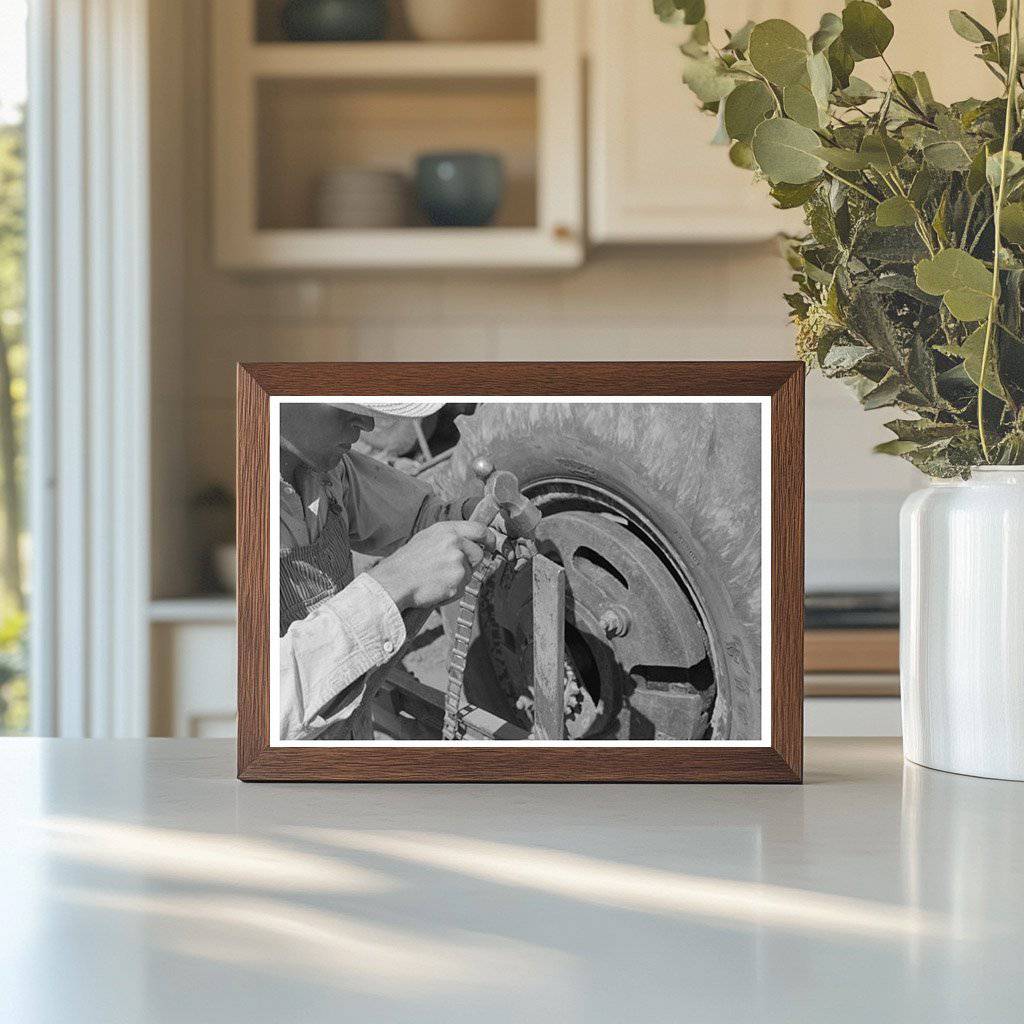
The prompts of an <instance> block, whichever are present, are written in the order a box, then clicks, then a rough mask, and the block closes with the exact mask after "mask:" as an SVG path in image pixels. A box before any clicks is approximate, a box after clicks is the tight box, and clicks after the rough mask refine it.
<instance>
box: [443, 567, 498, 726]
mask: <svg viewBox="0 0 1024 1024" xmlns="http://www.w3.org/2000/svg"><path fill="white" fill-rule="evenodd" d="M500 561H501V556H500V555H488V556H486V557H485V558H484V560H483V561H482V562H481V563H480V564H479V565H478V566H477V567H476V569H475V570H474V572H473V576H472V578H471V579H470V581H469V583H468V584H467V585H466V589H465V590H464V591H463V592H462V597H461V598H459V617H458V618H457V619H456V621H455V632H454V634H453V635H452V646H451V651H450V652H449V654H448V686H447V689H446V690H445V695H444V727H443V729H442V731H441V739H443V740H457V739H461V738H462V729H461V722H460V719H459V713H460V712H461V710H462V695H463V676H464V675H465V674H466V655H467V653H468V651H469V643H470V640H471V639H472V636H473V625H474V623H475V621H476V604H477V600H478V599H479V597H480V587H481V586H482V585H483V582H484V580H485V579H487V577H488V576H489V575H490V574H491V572H493V571H494V567H495V565H496V564H497V563H498V562H500Z"/></svg>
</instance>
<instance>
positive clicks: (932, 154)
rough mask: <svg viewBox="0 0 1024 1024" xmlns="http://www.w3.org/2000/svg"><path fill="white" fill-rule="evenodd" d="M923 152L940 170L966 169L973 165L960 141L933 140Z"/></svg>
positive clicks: (933, 165)
mask: <svg viewBox="0 0 1024 1024" xmlns="http://www.w3.org/2000/svg"><path fill="white" fill-rule="evenodd" d="M922 153H923V155H924V158H925V160H927V161H928V163H930V164H931V165H932V167H937V168H938V169H939V170H940V171H966V170H967V169H968V168H969V167H970V166H971V158H970V157H969V156H968V155H967V151H966V150H965V149H964V147H963V146H962V145H961V144H960V143H959V142H931V143H928V144H927V145H926V146H925V147H924V148H923V150H922Z"/></svg>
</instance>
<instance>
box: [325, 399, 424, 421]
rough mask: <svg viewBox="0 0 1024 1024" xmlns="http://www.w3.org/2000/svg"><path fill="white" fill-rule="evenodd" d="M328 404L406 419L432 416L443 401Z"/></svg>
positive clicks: (351, 410) (352, 410)
mask: <svg viewBox="0 0 1024 1024" xmlns="http://www.w3.org/2000/svg"><path fill="white" fill-rule="evenodd" d="M327 404H328V405H334V406H337V407H338V408H339V409H348V410H349V412H371V413H373V412H379V413H380V414H381V415H382V416H402V417H404V418H406V419H417V420H420V419H423V418H424V417H425V416H433V415H434V413H435V412H437V411H438V410H439V409H441V408H442V407H443V406H444V402H328V403H327Z"/></svg>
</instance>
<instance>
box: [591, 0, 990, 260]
mask: <svg viewBox="0 0 1024 1024" xmlns="http://www.w3.org/2000/svg"><path fill="white" fill-rule="evenodd" d="M961 6H963V8H964V9H965V10H967V11H969V12H971V13H974V14H976V16H977V17H978V18H979V19H981V20H983V21H984V22H985V23H986V24H988V23H990V22H991V20H992V9H991V5H990V3H989V2H988V0H969V2H968V3H965V4H963V5H961ZM829 7H831V9H834V10H838V9H840V8H841V7H842V4H832V5H825V4H823V3H821V2H820V0H814V2H811V0H735V2H731V3H729V4H723V3H718V4H714V5H711V4H709V8H710V16H711V18H712V19H713V31H716V32H720V31H721V29H722V28H726V27H728V28H738V27H740V26H741V25H742V24H743V23H744V22H745V21H746V20H748V19H751V20H754V21H762V20H764V19H766V18H786V19H787V20H789V21H792V22H793V23H794V24H796V25H798V26H799V27H800V28H801V29H802V30H803V31H805V32H807V33H810V32H812V31H813V30H814V29H815V28H816V27H817V25H818V19H819V18H820V16H821V13H822V12H823V11H824V10H827V9H829ZM886 13H887V15H889V17H891V18H892V20H893V22H894V24H895V26H896V35H895V39H894V41H893V44H892V47H891V53H890V54H889V56H890V60H891V62H892V63H893V66H894V67H896V68H909V69H910V70H914V69H916V68H921V69H923V70H925V71H927V72H928V73H929V76H930V77H931V80H932V85H933V88H934V91H935V94H936V97H937V98H939V99H940V100H944V101H948V100H953V99H958V98H964V97H966V96H970V95H972V94H973V95H975V96H991V95H993V94H994V90H995V89H996V88H997V87H998V83H996V81H995V79H994V78H992V77H991V76H990V75H989V74H988V72H987V71H986V70H985V69H984V68H983V67H982V66H981V64H980V62H979V61H977V60H975V59H974V57H973V56H972V47H971V46H970V44H968V43H966V42H965V41H964V40H961V39H959V38H958V37H957V36H956V35H955V34H954V32H953V30H952V28H951V27H950V25H949V21H948V19H947V17H946V10H945V7H942V8H938V9H936V8H933V7H932V6H931V5H929V4H925V3H906V2H905V3H902V4H900V3H897V4H893V6H892V7H891V8H889V9H888V10H887V12H886ZM587 21H588V26H589V36H588V44H589V45H588V67H589V73H588V77H589V111H588V162H589V166H588V174H589V197H588V199H589V221H590V237H591V240H592V241H594V242H598V243H602V242H690V243H695V242H713V241H744V240H756V239H759V238H768V237H770V236H772V235H775V234H777V233H778V232H780V231H789V230H799V229H800V226H801V224H802V217H801V215H800V212H799V211H787V212H785V213H784V212H782V211H779V210H776V209H774V208H773V207H772V205H771V203H770V201H769V200H768V197H767V186H766V185H764V184H763V183H762V184H755V183H753V182H752V180H751V175H750V173H749V172H747V171H743V170H741V169H739V168H736V167H733V166H732V165H731V164H730V163H729V158H728V155H727V152H726V150H725V148H724V147H718V146H711V145H709V143H710V140H711V138H712V136H713V135H714V133H715V122H714V119H713V118H710V117H708V116H707V115H706V114H703V113H701V112H700V111H699V110H698V109H697V104H696V102H695V100H694V99H693V97H692V95H691V94H690V91H689V90H688V89H687V88H686V87H685V86H684V85H683V84H682V82H681V80H680V79H681V63H680V59H679V49H678V44H679V43H680V42H682V41H683V40H685V39H686V37H687V34H688V32H689V29H688V28H686V27H684V26H673V25H663V24H662V23H661V22H659V21H658V19H657V18H656V17H655V16H654V14H653V13H652V11H651V5H650V3H649V2H646V0H628V2H625V0H590V6H589V8H588V18H587ZM872 63H874V64H875V65H878V67H877V68H875V69H873V71H874V73H873V72H872V70H871V69H870V64H861V65H860V66H859V68H858V74H860V75H862V76H863V77H867V78H877V75H878V73H879V72H881V73H882V74H883V75H884V74H885V71H884V68H882V67H881V64H880V62H878V61H875V62H872Z"/></svg>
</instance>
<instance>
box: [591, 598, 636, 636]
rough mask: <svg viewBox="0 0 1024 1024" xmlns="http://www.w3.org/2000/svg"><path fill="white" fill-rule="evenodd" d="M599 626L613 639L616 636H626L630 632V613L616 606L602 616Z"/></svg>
mask: <svg viewBox="0 0 1024 1024" xmlns="http://www.w3.org/2000/svg"><path fill="white" fill-rule="evenodd" d="M598 625H599V626H600V627H601V628H602V629H603V630H604V635H605V636H606V637H608V638H609V639H611V638H612V637H616V636H625V635H626V634H627V633H628V632H629V627H630V618H629V612H627V611H626V609H625V608H620V607H619V606H618V605H615V606H614V607H612V608H609V609H608V610H607V611H606V612H603V613H602V614H601V618H600V619H599V620H598Z"/></svg>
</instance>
